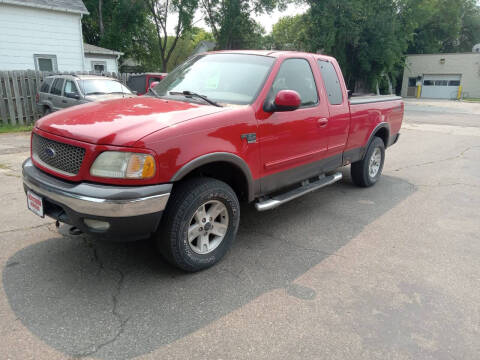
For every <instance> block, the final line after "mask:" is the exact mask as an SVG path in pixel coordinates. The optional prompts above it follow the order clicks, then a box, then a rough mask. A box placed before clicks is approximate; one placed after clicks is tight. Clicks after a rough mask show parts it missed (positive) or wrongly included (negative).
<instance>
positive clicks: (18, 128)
mask: <svg viewBox="0 0 480 360" xmlns="http://www.w3.org/2000/svg"><path fill="white" fill-rule="evenodd" d="M32 129H33V125H8V124H7V125H5V124H1V123H0V134H4V133H16V132H27V131H32Z"/></svg>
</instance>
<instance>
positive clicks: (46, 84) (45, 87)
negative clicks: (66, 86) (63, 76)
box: [40, 78, 53, 93]
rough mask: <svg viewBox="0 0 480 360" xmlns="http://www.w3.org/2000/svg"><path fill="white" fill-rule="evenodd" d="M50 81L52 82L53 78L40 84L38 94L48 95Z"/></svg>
mask: <svg viewBox="0 0 480 360" xmlns="http://www.w3.org/2000/svg"><path fill="white" fill-rule="evenodd" d="M52 81H53V78H46V79H45V80H44V81H43V83H42V87H41V88H40V92H44V93H48V90H49V89H50V85H51V84H52Z"/></svg>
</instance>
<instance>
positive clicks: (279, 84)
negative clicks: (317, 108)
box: [269, 59, 318, 106]
mask: <svg viewBox="0 0 480 360" xmlns="http://www.w3.org/2000/svg"><path fill="white" fill-rule="evenodd" d="M280 90H294V91H296V92H297V93H298V94H299V95H300V99H301V100H302V106H310V105H314V104H316V103H318V94H317V86H316V84H315V80H314V78H313V73H312V69H311V68H310V64H309V63H308V61H307V60H305V59H287V60H285V61H284V62H283V63H282V65H281V66H280V70H279V71H278V74H277V76H276V77H275V81H274V82H273V85H272V88H271V90H270V93H269V96H271V97H274V96H275V95H276V94H277V93H278V92H279V91H280Z"/></svg>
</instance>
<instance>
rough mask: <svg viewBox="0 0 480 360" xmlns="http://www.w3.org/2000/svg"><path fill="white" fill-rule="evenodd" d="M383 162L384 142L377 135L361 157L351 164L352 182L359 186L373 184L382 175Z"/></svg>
mask: <svg viewBox="0 0 480 360" xmlns="http://www.w3.org/2000/svg"><path fill="white" fill-rule="evenodd" d="M384 162H385V144H384V143H383V140H382V139H380V138H379V137H374V138H373V140H372V142H371V143H370V145H369V146H368V148H367V152H366V153H365V156H364V157H363V159H362V160H360V161H357V162H354V163H353V164H352V166H351V169H350V172H351V176H352V181H353V183H354V184H355V185H357V186H361V187H369V186H372V185H374V184H375V183H376V182H377V181H378V179H379V178H380V176H381V175H382V170H383V164H384Z"/></svg>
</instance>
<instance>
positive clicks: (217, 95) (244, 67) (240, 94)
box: [154, 54, 275, 105]
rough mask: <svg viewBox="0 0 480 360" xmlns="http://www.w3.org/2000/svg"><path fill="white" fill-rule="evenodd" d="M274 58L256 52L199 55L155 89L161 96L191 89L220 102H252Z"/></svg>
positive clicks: (172, 73) (178, 68) (176, 70)
mask: <svg viewBox="0 0 480 360" xmlns="http://www.w3.org/2000/svg"><path fill="white" fill-rule="evenodd" d="M274 61H275V59H274V58H271V57H267V56H257V55H244V54H208V55H199V56H196V57H195V58H193V59H191V60H190V61H187V62H186V63H184V64H182V65H180V66H179V67H177V68H176V69H175V70H173V71H172V72H171V73H170V74H168V76H167V77H166V78H165V79H163V80H162V81H161V82H160V83H159V84H158V85H157V86H156V87H155V88H154V91H155V93H156V94H157V95H158V96H171V95H170V92H182V91H190V92H192V93H197V94H201V95H203V96H206V97H208V99H210V100H212V101H215V102H219V103H226V104H240V105H246V104H251V103H252V102H253V101H254V100H255V98H256V97H257V94H258V93H259V91H260V89H261V87H262V85H263V83H264V82H265V79H266V78H267V75H268V73H269V70H270V68H271V66H272V64H273V63H274ZM175 96H178V95H175ZM180 96H181V95H180ZM195 100H196V99H195Z"/></svg>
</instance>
